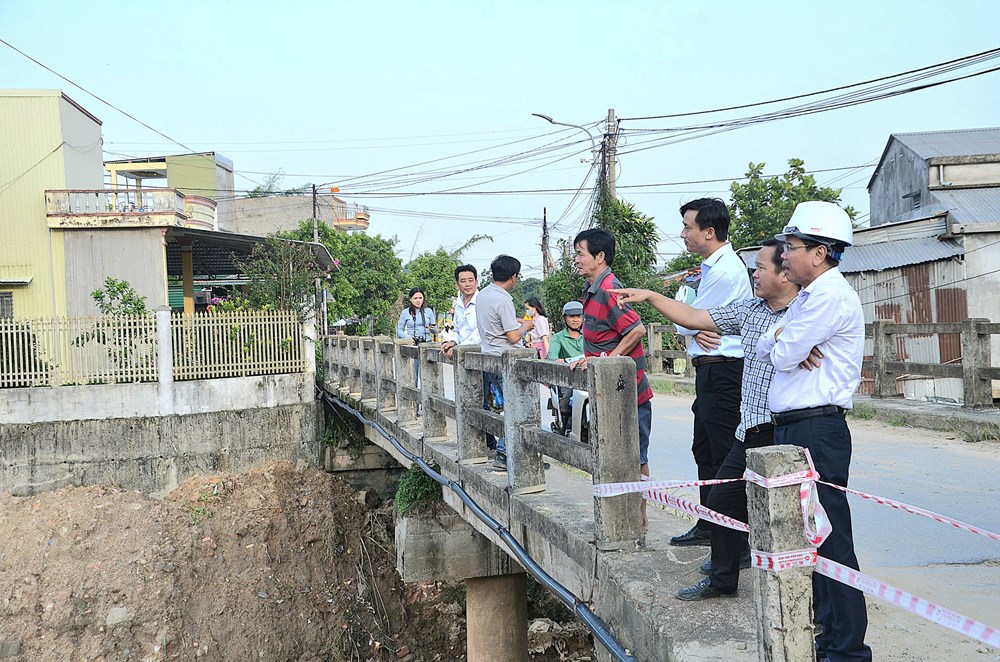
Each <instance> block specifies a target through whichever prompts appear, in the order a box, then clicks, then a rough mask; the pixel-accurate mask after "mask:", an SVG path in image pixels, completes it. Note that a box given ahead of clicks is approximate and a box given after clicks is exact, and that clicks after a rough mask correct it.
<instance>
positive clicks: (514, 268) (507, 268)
mask: <svg viewBox="0 0 1000 662" xmlns="http://www.w3.org/2000/svg"><path fill="white" fill-rule="evenodd" d="M490 273H491V274H492V276H493V282H491V283H490V284H489V285H487V286H486V287H484V288H483V289H482V290H480V291H479V298H478V300H477V301H476V307H477V308H478V310H477V311H476V324H477V325H478V326H479V348H480V349H481V350H482V352H483V354H496V355H498V356H499V355H500V354H502V353H503V352H504V351H505V350H508V349H511V348H517V347H520V346H521V345H520V343H521V339H522V338H523V337H524V334H526V333H527V332H528V331H530V330H531V329H533V328H534V326H535V323H534V322H533V321H531V320H530V319H529V320H518V319H517V311H516V310H515V309H514V300H513V299H512V298H511V296H510V291H511V290H513V289H514V285H516V284H517V280H518V279H519V278H520V277H521V262H520V261H519V260H518V259H517V258H514V257H511V256H510V255H499V256H497V258H496V259H495V260H493V262H492V263H491V264H490ZM483 374H484V376H485V379H486V381H487V382H489V383H488V384H486V383H484V387H485V391H486V392H485V394H484V396H485V397H486V398H489V391H490V388H489V386H491V385H492V386H496V387H497V389H498V391H499V392H500V394H501V395H503V382H502V381H501V379H500V375H497V374H494V373H483ZM496 448H497V454H496V457H494V458H493V468H494V469H497V470H499V471H506V470H507V446H506V444H505V443H504V440H503V439H497V442H496Z"/></svg>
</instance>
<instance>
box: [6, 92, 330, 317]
mask: <svg viewBox="0 0 1000 662" xmlns="http://www.w3.org/2000/svg"><path fill="white" fill-rule="evenodd" d="M0 128H2V132H0V133H2V134H3V135H4V143H5V144H4V150H3V154H2V156H0V182H3V183H4V184H3V187H2V188H0V232H2V236H3V237H4V241H3V242H0V314H2V315H3V316H4V317H16V318H40V317H46V318H59V317H78V316H85V315H93V314H96V312H97V310H96V308H95V305H94V302H93V301H92V299H91V297H90V292H93V291H94V290H96V289H98V288H99V287H101V286H102V284H103V283H104V280H105V279H106V278H107V277H108V276H111V277H114V278H117V279H119V280H126V281H128V282H129V283H130V284H131V285H132V286H133V287H134V288H135V289H136V290H137V291H138V292H139V293H140V294H142V295H143V296H145V297H146V300H147V304H148V305H149V306H150V307H151V308H156V307H158V306H164V305H169V304H170V303H171V296H170V294H171V292H170V290H171V284H174V285H173V289H175V290H176V291H177V295H178V296H175V297H174V301H173V303H174V304H175V307H183V309H184V311H185V312H189V313H190V312H193V311H194V310H195V303H196V298H197V295H198V292H197V291H196V288H197V289H198V290H204V289H206V288H208V287H210V286H211V284H212V283H218V282H226V283H229V282H234V281H236V280H238V277H239V272H240V269H239V266H238V265H239V263H240V261H242V260H245V259H246V258H247V257H248V256H249V255H250V252H251V251H252V250H253V247H254V245H256V244H258V243H260V242H261V241H262V240H261V238H260V237H255V236H250V235H243V234H239V233H235V232H226V231H225V229H224V226H225V225H226V223H225V221H222V222H220V217H219V214H218V203H217V202H216V201H215V200H214V199H213V198H212V197H211V196H209V195H203V194H204V193H213V191H214V194H218V192H219V191H220V190H226V191H231V190H232V164H231V163H230V162H228V160H226V159H224V158H223V157H221V156H219V155H216V154H214V153H203V154H193V155H178V156H173V157H156V158H154V159H151V160H140V161H141V162H137V161H134V160H133V161H130V162H128V163H125V162H112V163H110V164H109V166H110V167H109V172H111V173H112V175H111V183H112V186H111V187H104V186H103V183H104V181H103V180H104V172H105V164H104V162H103V161H102V151H101V146H102V142H103V140H102V136H101V122H100V120H99V119H98V118H97V117H95V116H94V115H92V114H91V113H90V112H88V111H87V110H86V109H84V108H83V107H82V106H80V105H79V104H78V103H76V102H75V101H73V100H72V99H71V98H70V97H69V96H67V95H66V94H65V93H63V92H61V91H59V90H0ZM171 173H181V174H180V175H178V176H179V177H181V180H182V184H183V185H184V186H185V187H186V188H185V189H181V188H154V187H151V186H149V180H156V179H162V177H160V175H161V174H163V175H165V176H166V177H169V175H170V174H171ZM193 173H201V174H202V175H204V174H205V173H209V175H205V177H207V179H205V178H203V179H198V178H197V176H196V174H193ZM227 173H228V174H227ZM227 177H228V179H227ZM212 181H214V182H215V188H214V189H213V190H209V188H208V187H209V186H210V184H211V182H212ZM185 191H187V192H185ZM310 246H311V249H312V250H313V252H314V253H315V254H316V257H317V260H318V261H319V262H320V264H322V265H323V266H325V267H327V268H332V266H333V260H332V258H331V257H330V254H329V252H328V251H327V250H326V248H325V247H323V246H322V245H320V244H312V245H310ZM203 296H204V295H203Z"/></svg>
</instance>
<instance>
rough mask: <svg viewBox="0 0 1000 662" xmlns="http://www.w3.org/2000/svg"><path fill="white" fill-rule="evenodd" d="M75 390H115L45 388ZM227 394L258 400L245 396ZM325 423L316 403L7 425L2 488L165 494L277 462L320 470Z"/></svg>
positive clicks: (2, 427) (0, 441) (1, 428)
mask: <svg viewBox="0 0 1000 662" xmlns="http://www.w3.org/2000/svg"><path fill="white" fill-rule="evenodd" d="M214 381H215V382H218V381H223V380H214ZM193 383H194V382H192V384H193ZM214 386H217V385H214ZM74 388H99V389H102V390H103V391H104V392H105V393H108V391H107V389H108V387H107V386H99V387H62V388H59V389H45V390H47V391H49V392H50V394H51V393H56V392H59V393H67V394H68V392H69V391H71V389H74ZM128 388H130V389H135V388H137V387H136V386H134V385H133V386H129V387H128ZM153 388H154V393H155V385H153ZM23 390H28V389H23ZM33 391H34V392H35V393H36V394H37V393H39V392H42V389H33ZM218 395H220V397H221V396H222V395H223V394H222V393H221V392H219V393H218ZM225 397H226V398H227V399H228V400H229V401H231V402H232V403H233V404H242V405H244V406H245V405H246V404H248V403H250V402H254V403H256V398H253V399H250V398H245V397H241V394H240V393H233V394H225ZM102 404H103V405H104V406H106V407H107V406H111V405H112V404H114V403H110V402H103V403H102ZM153 404H154V406H155V396H154V402H153ZM322 426H323V411H322V407H321V406H320V404H319V403H318V402H316V401H311V400H310V401H307V402H302V401H300V402H298V403H296V404H282V405H277V406H271V407H263V406H262V407H260V408H256V409H236V408H231V409H230V410H228V411H216V412H211V413H190V414H186V415H173V416H162V417H156V416H129V417H122V418H105V419H95V418H90V419H87V420H55V421H47V422H37V423H12V424H0V490H3V491H6V492H10V493H12V494H15V495H22V496H24V495H29V494H36V493H39V492H45V491H48V490H53V489H58V488H60V487H63V486H65V485H95V484H117V485H121V486H123V487H127V488H133V489H138V490H141V491H143V492H146V493H152V494H162V493H165V492H168V491H169V490H171V489H173V488H174V487H176V485H177V484H178V482H179V481H181V480H183V479H184V478H186V477H188V476H190V475H192V474H194V473H210V472H215V471H238V470H240V469H244V468H247V467H251V466H254V465H257V464H260V463H262V462H265V461H267V460H270V459H274V458H288V459H293V460H300V459H301V460H305V461H307V462H309V463H310V464H313V465H318V464H319V462H320V448H319V444H320V442H319V438H320V436H321V433H322Z"/></svg>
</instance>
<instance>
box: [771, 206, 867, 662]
mask: <svg viewBox="0 0 1000 662" xmlns="http://www.w3.org/2000/svg"><path fill="white" fill-rule="evenodd" d="M775 238H776V239H779V240H781V241H784V242H785V250H784V253H783V254H782V259H783V264H784V266H785V269H786V271H787V273H788V278H789V280H791V281H792V282H795V283H798V284H799V285H801V286H802V291H801V292H800V293H799V296H798V298H797V299H795V301H794V302H793V303H792V304H791V306H789V308H788V312H787V313H786V314H785V318H784V320H782V321H781V322H779V323H778V324H776V325H775V327H774V328H773V329H771V330H769V331H768V332H767V333H765V334H764V335H763V336H761V339H760V341H759V342H758V343H757V358H759V359H760V360H761V361H765V362H767V363H770V364H772V365H773V366H774V368H775V374H774V380H773V381H772V382H771V391H770V395H769V398H768V400H769V406H770V408H771V412H772V417H773V420H774V426H775V427H774V442H775V444H793V445H796V446H804V447H805V448H807V449H808V450H809V452H810V454H811V456H812V459H813V462H814V464H815V467H816V470H817V472H818V473H819V475H820V478H821V479H822V480H824V481H826V482H829V483H834V484H837V485H842V486H846V485H847V479H848V473H849V469H850V464H851V431H850V430H849V429H848V427H847V421H846V419H845V417H844V415H845V413H846V412H847V410H848V409H850V408H851V407H852V404H853V401H852V397H853V394H854V391H855V390H856V389H857V388H858V384H860V382H861V360H862V358H863V357H864V343H865V320H864V315H863V314H862V311H861V301H860V299H859V298H858V295H857V293H856V292H855V291H854V289H853V288H852V287H851V286H850V285H849V284H848V282H847V281H846V280H845V279H844V276H843V275H842V274H841V273H840V269H839V265H840V261H841V259H842V258H843V255H844V250H845V248H846V247H848V246H850V245H851V243H852V242H853V240H854V230H853V226H852V225H851V219H850V217H849V216H848V215H847V213H846V212H845V211H844V210H843V209H841V208H840V207H838V206H837V205H835V204H832V203H829V202H802V203H799V205H798V206H797V207H796V208H795V212H794V213H793V214H792V218H791V219H790V220H789V221H788V225H787V226H786V227H785V229H784V230H783V231H782V233H781V234H778V235H776V236H775ZM810 357H820V358H821V359H822V360H821V361H819V362H816V361H810ZM817 363H818V365H817ZM817 487H818V490H819V499H820V502H821V503H822V504H823V507H824V509H825V510H826V513H827V516H828V517H829V520H830V524H831V526H832V528H833V531H832V533H831V534H830V535H829V537H828V538H827V539H826V541H825V542H823V544H822V545H821V546H820V548H819V554H820V556H823V557H824V558H827V559H830V560H832V561H836V562H837V563H840V564H842V565H845V566H848V567H850V568H854V569H855V570H856V569H858V559H857V556H856V555H855V553H854V540H853V535H852V532H851V509H850V506H849V505H848V503H847V496H846V495H845V494H844V493H843V492H840V491H839V490H835V489H833V488H832V487H827V486H825V485H818V486H817ZM813 602H814V605H815V610H816V620H817V621H818V622H819V624H820V626H821V628H822V631H821V632H820V633H819V634H818V635H817V637H816V650H817V658H818V659H820V661H821V662H822V661H824V660H829V661H830V662H869V661H870V660H871V659H872V651H871V648H869V647H868V646H867V645H866V644H865V632H866V631H867V629H868V613H867V611H866V608H865V599H864V596H863V595H862V593H861V591H859V590H857V589H855V588H851V587H849V586H847V585H845V584H841V583H840V582H837V581H835V580H833V579H830V578H828V577H826V576H824V575H820V574H819V573H814V574H813Z"/></svg>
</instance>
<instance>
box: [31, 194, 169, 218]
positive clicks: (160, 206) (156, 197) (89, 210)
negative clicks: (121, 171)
mask: <svg viewBox="0 0 1000 662" xmlns="http://www.w3.org/2000/svg"><path fill="white" fill-rule="evenodd" d="M163 212H169V213H176V214H183V213H184V194H182V193H181V192H180V191H177V190H176V189H172V188H171V189H89V190H72V191H67V190H64V191H46V192H45V213H46V214H48V215H49V216H53V215H55V216H66V215H72V214H86V215H94V214H116V215H117V214H149V213H163Z"/></svg>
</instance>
